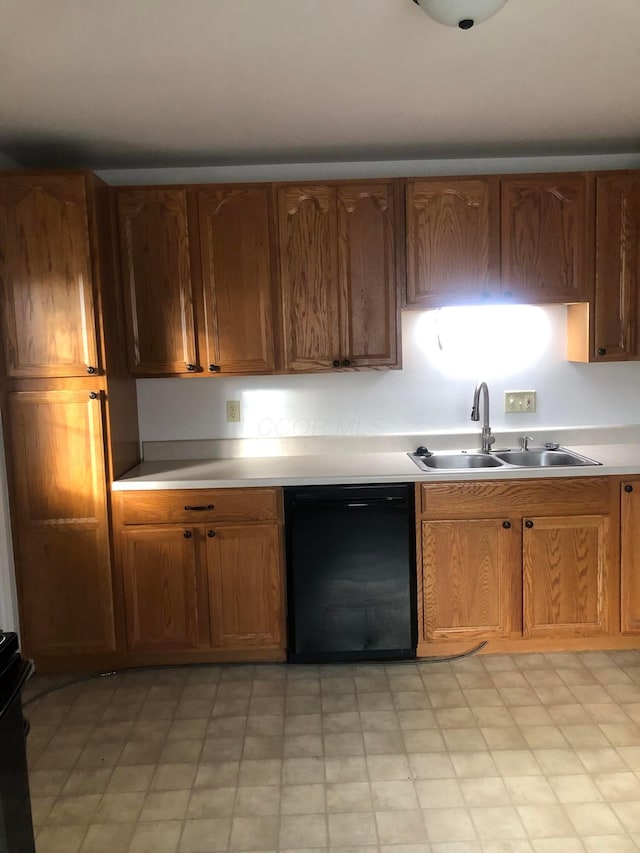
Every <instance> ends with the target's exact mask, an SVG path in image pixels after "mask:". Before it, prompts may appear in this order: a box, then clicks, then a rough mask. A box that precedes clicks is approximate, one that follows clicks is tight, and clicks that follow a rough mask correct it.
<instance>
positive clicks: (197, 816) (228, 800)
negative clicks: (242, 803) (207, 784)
mask: <svg viewBox="0 0 640 853" xmlns="http://www.w3.org/2000/svg"><path fill="white" fill-rule="evenodd" d="M247 790H250V789H247ZM235 799H236V788H197V789H195V790H193V791H191V795H190V797H189V804H188V806H187V818H189V819H191V820H203V819H208V818H220V817H231V815H232V814H233V804H234V803H235Z"/></svg>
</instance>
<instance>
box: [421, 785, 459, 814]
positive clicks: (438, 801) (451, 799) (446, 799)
mask: <svg viewBox="0 0 640 853" xmlns="http://www.w3.org/2000/svg"><path fill="white" fill-rule="evenodd" d="M414 787H415V791H416V794H417V796H418V801H419V803H420V808H422V809H449V808H462V807H463V806H464V804H465V801H464V798H463V796H462V790H461V787H460V784H459V783H458V781H457V779H420V780H418V781H416V782H415V783H414Z"/></svg>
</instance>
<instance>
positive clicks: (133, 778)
mask: <svg viewBox="0 0 640 853" xmlns="http://www.w3.org/2000/svg"><path fill="white" fill-rule="evenodd" d="M155 769H156V768H155V764H142V765H139V766H136V765H133V766H131V767H115V768H114V769H113V773H112V774H111V777H110V778H109V783H108V785H107V791H108V792H109V793H113V794H118V793H121V794H124V793H130V792H135V791H146V790H148V788H149V786H150V785H151V779H152V777H153V774H154V773H155Z"/></svg>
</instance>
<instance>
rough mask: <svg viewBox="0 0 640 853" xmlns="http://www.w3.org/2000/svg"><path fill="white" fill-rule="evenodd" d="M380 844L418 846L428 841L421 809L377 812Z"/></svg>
mask: <svg viewBox="0 0 640 853" xmlns="http://www.w3.org/2000/svg"><path fill="white" fill-rule="evenodd" d="M375 818H376V825H377V827H378V838H379V841H380V844H416V843H420V842H424V841H427V840H428V838H427V829H426V826H425V818H424V813H423V812H422V811H420V810H419V809H415V810H414V811H404V812H402V814H401V815H400V813H399V812H397V811H377V812H375Z"/></svg>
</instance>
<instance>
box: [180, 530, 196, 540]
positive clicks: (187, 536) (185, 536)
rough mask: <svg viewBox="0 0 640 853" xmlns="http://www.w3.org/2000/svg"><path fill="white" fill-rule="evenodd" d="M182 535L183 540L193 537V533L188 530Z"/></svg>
mask: <svg viewBox="0 0 640 853" xmlns="http://www.w3.org/2000/svg"><path fill="white" fill-rule="evenodd" d="M182 535H183V536H184V538H185V539H191V537H192V536H193V533H192V532H191V531H190V530H185V531H184V533H183V534H182Z"/></svg>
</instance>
